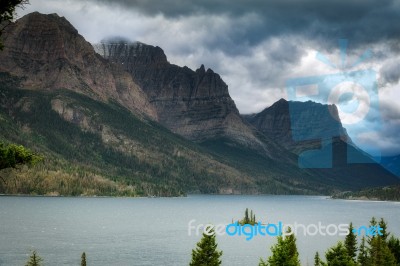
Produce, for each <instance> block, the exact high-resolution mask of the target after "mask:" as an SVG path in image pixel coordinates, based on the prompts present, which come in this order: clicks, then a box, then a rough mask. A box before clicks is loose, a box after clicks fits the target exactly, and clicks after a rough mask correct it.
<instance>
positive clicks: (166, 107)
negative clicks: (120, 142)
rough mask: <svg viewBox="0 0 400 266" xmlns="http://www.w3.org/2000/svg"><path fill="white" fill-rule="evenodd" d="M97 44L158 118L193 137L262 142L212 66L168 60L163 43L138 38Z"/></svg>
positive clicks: (185, 134) (255, 143) (259, 145)
mask: <svg viewBox="0 0 400 266" xmlns="http://www.w3.org/2000/svg"><path fill="white" fill-rule="evenodd" d="M94 47H95V50H96V51H97V52H98V53H99V54H100V55H102V56H103V57H104V58H106V59H108V60H110V61H111V62H113V63H118V64H120V65H122V66H123V67H124V68H125V70H127V71H128V72H129V73H130V74H131V75H132V77H133V79H134V80H135V81H136V82H137V83H138V84H139V86H140V87H141V88H142V89H143V90H144V91H145V92H146V94H147V96H148V98H149V99H150V102H151V103H152V104H153V105H154V107H155V108H156V110H157V115H158V118H159V122H160V123H161V124H163V125H164V126H166V127H167V128H169V129H170V130H171V131H173V132H175V133H177V134H179V135H182V136H184V137H186V138H188V139H190V140H194V141H203V140H206V139H210V138H216V137H221V136H227V137H229V138H232V139H234V140H236V141H238V142H240V143H242V144H245V145H247V146H254V147H261V146H263V144H262V143H261V142H260V141H259V140H258V139H257V138H256V137H255V136H254V134H253V132H252V130H251V129H250V128H249V126H248V125H247V124H246V123H245V122H244V121H243V120H242V118H241V116H240V114H239V112H238V110H237V108H236V105H235V103H234V102H233V100H232V99H231V97H230V95H229V92H228V86H227V85H226V84H225V82H224V81H223V80H222V79H221V77H220V76H219V75H218V74H216V73H214V72H213V71H212V70H211V69H207V70H206V69H205V68H204V66H203V65H202V66H201V67H200V68H199V69H197V70H196V71H193V70H191V69H189V68H188V67H179V66H176V65H173V64H170V63H169V62H168V61H167V57H166V56H165V54H164V52H163V50H162V49H161V48H160V47H154V46H151V45H146V44H143V43H139V42H136V43H123V42H115V43H113V42H112V41H107V42H104V43H101V44H96V45H94Z"/></svg>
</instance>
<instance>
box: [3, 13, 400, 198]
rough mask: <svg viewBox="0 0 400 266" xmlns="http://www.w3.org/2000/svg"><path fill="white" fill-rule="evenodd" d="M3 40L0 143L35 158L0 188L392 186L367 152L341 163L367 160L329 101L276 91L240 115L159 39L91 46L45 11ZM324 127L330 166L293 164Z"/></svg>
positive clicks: (90, 191)
mask: <svg viewBox="0 0 400 266" xmlns="http://www.w3.org/2000/svg"><path fill="white" fill-rule="evenodd" d="M3 40H4V44H5V49H4V50H3V51H1V52H0V95H1V98H0V126H1V129H2V130H1V132H0V141H5V142H16V143H21V144H24V145H26V146H28V147H29V148H31V149H33V150H35V151H37V152H39V153H42V154H44V155H45V157H46V158H47V159H46V162H45V163H44V164H42V165H39V166H37V168H36V169H35V171H34V172H35V174H34V177H35V180H36V182H31V180H32V171H33V170H29V169H23V170H22V172H21V173H18V174H17V175H18V177H19V179H18V180H19V183H18V185H15V187H1V186H0V193H2V192H3V193H4V192H5V193H28V194H29V193H36V194H56V195H57V194H63V195H70V194H74V195H75V194H76V195H80V194H86V195H94V194H96V195H100V194H101V195H157V196H176V195H184V194H186V193H220V194H242V193H245V194H257V193H272V194H328V193H332V192H338V191H343V190H352V189H361V188H365V187H371V186H386V185H392V184H399V183H400V179H398V178H397V177H396V176H394V175H393V174H392V173H390V172H389V171H387V170H385V169H384V168H383V167H381V166H380V165H379V164H376V163H374V162H373V161H372V160H371V163H368V164H348V163H347V160H346V155H347V151H348V150H349V149H350V151H351V152H352V153H353V154H357V156H361V157H365V158H366V159H370V158H369V156H368V155H367V154H365V153H364V152H363V151H361V150H360V149H359V148H357V147H356V146H355V145H354V144H353V143H352V142H351V139H350V138H349V136H348V135H347V133H346V130H345V129H344V128H343V127H342V124H341V123H340V119H339V118H338V116H337V110H336V107H335V106H327V105H321V104H317V103H313V102H306V103H301V102H287V101H285V100H283V99H281V100H279V101H278V102H276V103H275V104H273V105H272V106H271V107H269V108H266V109H265V110H264V111H262V112H260V113H258V114H253V115H243V116H242V115H240V114H239V111H238V109H237V108H236V105H235V103H234V101H233V100H232V98H231V97H230V95H229V91H228V86H227V84H226V83H225V82H224V81H223V80H222V79H221V77H220V76H219V75H218V74H217V73H215V72H214V71H212V70H211V69H207V70H206V69H205V67H204V66H203V65H202V66H200V67H199V68H198V69H197V70H195V71H193V70H191V69H189V68H188V67H179V66H177V65H173V64H171V63H169V62H168V60H167V57H166V55H165V54H164V52H163V50H162V49H161V48H160V47H154V46H151V45H147V44H143V43H139V42H135V43H127V42H123V41H118V40H115V41H113V40H108V41H104V42H102V43H100V44H94V45H91V44H90V43H88V42H86V41H85V39H84V38H83V37H82V36H81V35H79V33H78V32H77V30H76V29H75V28H74V27H73V26H72V25H71V24H70V23H69V22H68V21H67V20H66V19H65V18H64V17H59V16H58V15H56V14H50V15H43V14H40V13H37V12H35V13H31V14H28V15H26V16H24V17H23V18H21V19H19V20H17V21H16V22H15V23H12V24H11V25H10V26H8V27H7V28H6V31H5V33H4V35H3ZM289 108H295V109H296V112H295V113H296V114H298V117H297V118H296V120H293V117H292V116H291V114H292V112H289ZM335 115H336V116H337V117H335ZM294 128H295V130H296V133H295V134H296V136H297V135H298V134H308V135H307V136H306V138H305V139H306V141H297V140H296V136H293V129H294ZM299 132H300V133H299ZM325 135H326V136H329V137H330V138H331V140H332V141H331V143H332V151H333V153H332V154H333V157H332V159H333V165H332V166H333V167H332V168H323V169H320V168H311V169H308V168H302V167H299V163H298V160H299V158H300V157H299V156H300V155H301V154H302V153H303V152H304V151H307V150H315V149H321V148H324V147H323V145H322V144H321V143H322V142H321V136H325ZM306 159H307V160H310V161H313V162H318V159H320V158H314V157H312V156H311V157H309V158H306ZM10 178H12V177H10ZM16 180H17V179H16ZM61 181H62V182H61ZM71 184H73V185H71Z"/></svg>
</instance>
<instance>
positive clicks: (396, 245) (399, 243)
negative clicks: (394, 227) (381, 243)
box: [388, 235, 400, 265]
mask: <svg viewBox="0 0 400 266" xmlns="http://www.w3.org/2000/svg"><path fill="white" fill-rule="evenodd" d="M388 247H389V249H390V251H391V252H392V254H393V256H394V258H395V259H396V263H397V265H400V240H399V239H398V238H395V237H394V236H393V235H392V236H391V237H390V238H389V241H388Z"/></svg>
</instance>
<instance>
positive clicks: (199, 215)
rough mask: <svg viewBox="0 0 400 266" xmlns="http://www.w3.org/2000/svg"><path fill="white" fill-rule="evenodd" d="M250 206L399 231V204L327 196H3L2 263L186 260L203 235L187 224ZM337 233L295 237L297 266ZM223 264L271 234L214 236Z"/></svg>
mask: <svg viewBox="0 0 400 266" xmlns="http://www.w3.org/2000/svg"><path fill="white" fill-rule="evenodd" d="M246 208H249V209H252V210H253V211H254V212H255V214H256V217H257V220H259V221H262V222H263V223H276V222H278V221H282V222H283V223H287V224H293V223H295V222H297V223H302V224H305V225H307V224H311V223H313V224H318V222H321V223H322V224H325V225H327V224H341V223H349V222H350V221H352V222H353V224H354V225H355V226H356V227H359V226H362V225H368V224H369V220H370V219H371V217H372V216H375V217H378V218H380V217H383V218H384V219H385V220H386V221H387V222H388V229H389V231H390V232H392V233H394V234H395V235H396V236H398V237H399V236H400V227H399V225H400V203H398V202H372V201H345V200H332V199H328V198H327V197H320V196H237V195H235V196H228V195H226V196H211V195H193V196H189V197H186V198H73V197H71V198H69V197H54V198H53V197H9V196H3V197H0V265H6V266H8V265H11V266H13V265H21V266H22V265H24V264H25V262H26V260H27V259H28V257H29V255H30V253H31V251H32V250H37V252H38V254H39V255H40V256H41V257H42V258H43V259H44V264H45V265H80V264H79V263H80V256H81V254H82V252H83V251H85V252H86V256H87V262H88V265H96V266H101V265H105V266H106V265H107V266H109V265H118V266H120V265H121V266H124V265H143V266H144V265H149V266H150V265H151V266H153V265H188V264H189V261H190V258H191V250H192V249H193V248H195V246H196V243H197V241H199V239H200V238H201V237H200V236H196V235H195V234H194V231H193V233H192V235H191V236H189V234H188V223H189V222H190V221H191V220H193V219H194V220H195V222H194V223H193V224H194V225H198V224H200V223H203V224H206V223H212V224H229V223H231V221H232V220H238V219H241V218H242V217H243V215H244V211H245V209H246ZM339 239H344V237H342V236H304V235H298V236H297V247H298V250H299V253H300V259H301V261H302V264H304V265H307V263H309V264H310V265H312V264H313V258H314V254H315V252H316V251H319V252H320V254H324V253H325V251H326V249H327V248H329V247H330V246H332V245H333V244H335V243H336V242H337V241H338V240H339ZM217 242H218V246H219V248H220V249H221V250H223V252H224V253H223V256H222V262H223V265H229V266H231V265H233V266H234V265H245V266H249V265H258V262H259V259H260V257H262V258H266V257H267V256H268V255H270V247H271V245H272V244H274V243H275V242H276V238H275V237H272V236H255V237H254V238H253V239H252V240H250V241H246V239H245V237H244V236H229V235H223V236H217Z"/></svg>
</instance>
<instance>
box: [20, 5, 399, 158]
mask: <svg viewBox="0 0 400 266" xmlns="http://www.w3.org/2000/svg"><path fill="white" fill-rule="evenodd" d="M33 11H39V12H41V13H46V14H47V13H57V14H58V15H60V16H64V17H66V18H67V19H68V20H69V21H70V22H71V23H72V25H74V27H75V28H76V29H77V30H78V31H79V33H80V34H81V35H82V36H84V37H85V39H86V40H87V41H89V42H91V43H97V42H100V41H101V40H102V39H106V38H110V37H123V38H126V39H128V40H130V41H140V42H143V43H146V44H151V45H154V46H160V47H161V48H162V49H163V50H164V52H165V54H166V55H167V57H168V60H169V62H171V63H173V64H176V65H179V66H188V67H190V68H192V69H193V70H195V69H197V68H199V67H200V65H201V64H204V65H205V67H206V68H211V69H212V70H214V71H215V72H217V73H218V74H220V75H221V77H222V79H223V80H224V81H225V82H226V83H227V85H228V87H229V92H230V95H231V97H232V98H233V100H234V101H235V103H236V106H237V107H238V109H239V111H240V112H241V113H242V114H249V113H255V112H259V111H261V110H263V109H264V108H266V107H268V106H270V105H272V104H273V103H274V102H276V101H277V100H279V99H280V98H285V99H288V100H307V99H311V100H314V101H318V102H321V103H335V104H336V105H337V106H338V107H339V114H340V117H341V119H342V120H343V121H344V126H345V127H346V128H347V130H348V133H349V135H350V137H351V138H352V140H353V141H354V142H355V143H356V144H357V145H359V146H360V147H362V148H363V149H366V150H367V151H369V152H373V151H377V152H378V153H379V152H380V153H381V154H382V155H394V154H400V134H399V133H398V132H400V105H399V104H398V99H400V84H399V79H400V27H399V26H398V25H400V1H396V0H376V1H375V0H374V1H373V0H336V1H321V0H248V1H243V0H193V1H188V0H147V1H146V0H130V1H129V0H116V1H106V0H30V4H29V5H27V6H26V7H25V9H23V10H18V17H21V16H23V15H24V14H27V13H30V12H33ZM341 40H342V41H341ZM344 40H346V41H344ZM340 47H342V49H340ZM345 54H346V55H347V57H345V56H344V55H345ZM363 55H364V56H363ZM360 58H361V59H362V60H360ZM358 61H361V62H359V64H355V63H356V62H358ZM309 77H316V78H309ZM299 81H300V83H301V82H303V83H304V82H305V83H310V82H312V81H318V82H317V83H316V84H303V85H302V86H300V87H298V88H297V87H296V93H294V94H291V93H288V92H290V89H291V88H290V86H289V84H300V83H298V82H299ZM296 82H297V83H296ZM374 84H375V85H374ZM297 89H298V90H297ZM310 93H311V95H310ZM301 96H305V97H301ZM378 153H377V154H376V155H378Z"/></svg>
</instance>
